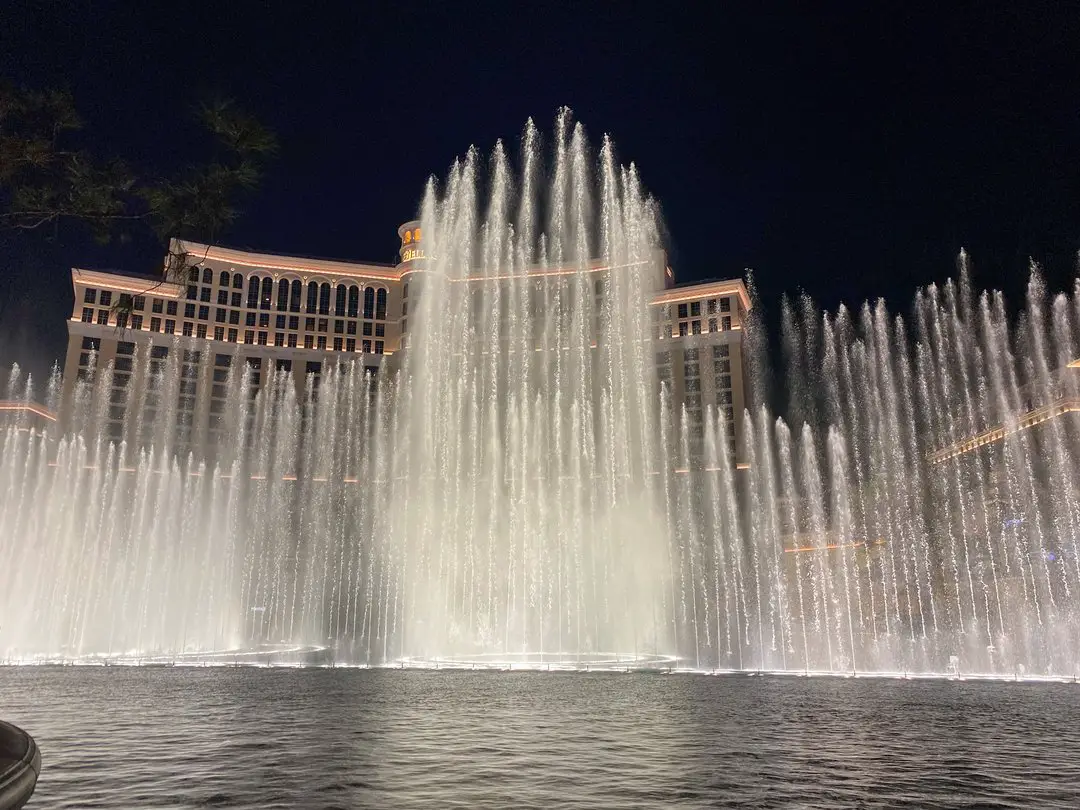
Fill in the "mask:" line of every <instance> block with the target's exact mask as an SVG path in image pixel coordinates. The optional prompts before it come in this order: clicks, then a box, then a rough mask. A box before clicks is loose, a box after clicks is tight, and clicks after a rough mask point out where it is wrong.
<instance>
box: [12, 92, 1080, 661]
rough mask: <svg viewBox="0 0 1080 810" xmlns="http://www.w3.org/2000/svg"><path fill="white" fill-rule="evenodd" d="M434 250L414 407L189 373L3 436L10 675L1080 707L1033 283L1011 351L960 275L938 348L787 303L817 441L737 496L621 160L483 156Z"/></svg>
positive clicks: (104, 375)
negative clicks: (19, 669) (957, 699)
mask: <svg viewBox="0 0 1080 810" xmlns="http://www.w3.org/2000/svg"><path fill="white" fill-rule="evenodd" d="M515 151H516V150H515ZM420 227H421V228H422V230H423V233H424V243H423V244H424V250H425V253H426V255H425V256H424V257H423V258H422V259H419V260H417V261H416V262H415V263H414V264H413V265H412V267H413V268H414V269H415V272H411V273H410V274H409V275H407V276H406V280H407V281H408V283H409V285H410V293H409V296H408V300H409V306H410V311H409V315H408V323H409V328H408V331H407V332H406V340H407V343H406V348H405V351H404V352H403V353H402V356H400V357H396V358H394V362H393V363H392V364H391V366H390V367H391V368H395V369H396V371H394V372H392V373H391V372H388V371H387V369H386V368H384V369H382V370H381V371H380V373H379V374H378V375H374V376H373V375H372V374H371V372H370V371H369V370H368V369H365V367H364V364H363V362H362V361H361V360H359V359H357V360H355V361H354V360H352V359H346V360H343V359H342V357H343V356H342V355H336V354H327V355H326V356H325V359H324V360H323V365H322V368H321V373H320V374H318V375H314V374H312V375H309V376H308V377H307V381H306V385H305V386H304V387H303V388H302V389H298V388H297V386H296V385H294V383H293V376H292V375H291V373H289V372H286V371H283V370H282V371H276V370H275V369H274V368H271V366H270V361H269V360H264V361H263V365H261V366H259V367H258V368H255V367H252V365H251V364H249V363H247V362H245V359H244V354H243V347H242V346H231V345H229V344H209V343H208V342H205V341H199V342H196V341H190V339H184V338H180V337H178V338H176V339H175V345H174V346H173V348H172V349H171V350H170V351H169V353H168V357H167V358H161V357H155V356H151V354H150V353H149V352H147V351H143V349H144V348H145V347H142V346H139V347H138V348H137V349H136V355H135V356H134V358H133V364H134V365H135V367H136V368H137V369H138V371H137V373H135V374H134V375H133V376H132V378H133V379H140V380H141V379H146V380H147V381H148V382H147V383H146V384H145V385H133V386H131V387H125V388H122V389H117V388H114V387H113V386H112V385H111V384H110V380H111V378H112V375H113V374H114V373H115V370H114V368H113V367H112V366H111V365H109V366H106V367H102V368H97V369H96V370H95V372H94V373H95V374H97V375H99V377H100V378H101V379H100V382H99V384H98V385H96V386H91V385H88V384H85V383H79V384H77V385H76V387H75V394H74V404H73V407H72V408H71V414H72V420H71V424H70V426H69V427H70V429H69V431H68V433H67V434H66V435H65V436H63V437H61V438H59V439H58V440H56V439H54V438H46V437H42V436H39V435H36V434H34V433H32V432H29V431H26V430H21V431H20V430H18V429H17V426H16V427H13V428H11V429H9V430H8V431H7V432H6V433H5V434H3V438H2V441H3V445H2V450H0V525H3V526H4V527H5V529H4V532H3V533H0V659H7V660H71V659H82V660H86V659H100V658H110V659H113V660H120V659H125V660H142V661H158V660H168V661H174V660H183V659H184V658H185V657H190V658H191V659H193V660H199V661H208V660H211V661H212V660H217V661H221V662H228V661H234V660H247V659H245V656H248V655H251V654H252V651H260V655H262V656H263V658H261V659H260V658H258V656H256V659H257V660H270V656H271V653H270V652H268V651H269V650H272V651H273V653H272V654H273V655H274V656H277V660H286V659H288V658H289V656H293V658H294V659H296V658H306V660H312V661H316V660H317V661H330V660H332V661H335V662H337V663H358V664H371V665H379V664H392V663H396V662H401V661H405V662H406V663H410V664H415V665H429V664H434V663H438V664H439V665H441V666H442V665H449V664H463V665H477V664H485V663H492V662H501V663H503V664H505V663H510V662H513V663H516V664H529V665H538V666H552V665H554V666H563V665H565V666H590V667H599V666H612V665H617V666H644V665H658V664H664V665H673V666H681V667H689V668H697V669H713V668H719V669H768V670H795V671H839V672H851V671H860V672H939V673H940V672H946V671H953V672H961V673H971V672H981V673H997V674H1002V675H1010V676H1012V675H1019V674H1031V675H1058V676H1061V675H1065V676H1072V675H1074V674H1075V673H1076V672H1077V664H1078V662H1080V655H1078V650H1077V638H1078V635H1077V633H1078V631H1080V626H1078V616H1077V599H1078V595H1077V591H1078V589H1080V555H1078V554H1077V542H1078V541H1077V536H1078V531H1080V497H1078V493H1077V488H1076V481H1077V466H1076V465H1077V461H1078V459H1077V454H1078V452H1080V444H1078V440H1080V436H1078V429H1077V424H1076V422H1075V421H1074V419H1075V417H1074V416H1072V415H1070V413H1069V412H1070V409H1073V408H1080V394H1078V392H1077V391H1076V388H1077V385H1076V381H1075V378H1074V377H1073V376H1072V375H1073V374H1074V372H1075V371H1077V370H1073V369H1068V368H1067V366H1068V364H1069V363H1070V362H1071V361H1073V360H1074V359H1076V354H1075V352H1076V345H1077V341H1078V339H1080V294H1078V293H1077V292H1076V291H1073V292H1072V293H1071V294H1069V295H1066V294H1059V295H1052V294H1051V293H1049V292H1048V291H1047V290H1046V289H1045V287H1044V285H1043V282H1042V280H1041V278H1040V276H1039V274H1038V272H1037V271H1033V273H1032V277H1031V282H1030V285H1029V291H1028V296H1027V300H1026V301H1025V302H1024V305H1023V308H1022V312H1021V313H1020V314H1019V315H1018V316H1010V315H1009V310H1008V309H1007V307H1006V304H1005V302H1004V301H1003V300H1002V298H1001V296H1000V295H998V294H995V293H977V292H976V291H975V290H974V289H973V288H972V285H971V282H970V278H969V274H968V273H967V271H966V265H964V266H962V269H961V273H960V276H959V279H958V280H957V281H955V282H952V281H950V282H947V283H945V284H944V285H942V286H940V287H938V286H931V287H929V288H926V289H924V290H921V291H919V292H918V293H917V294H916V297H915V301H914V306H913V308H912V312H911V315H910V317H907V318H901V317H899V316H895V315H893V314H891V313H889V312H888V311H887V310H886V309H885V307H884V305H883V304H881V303H879V304H876V305H869V304H868V305H864V306H863V307H862V308H861V309H859V310H858V311H857V312H856V311H848V310H846V309H841V310H839V311H838V312H836V313H822V312H820V311H819V310H818V309H817V307H816V306H815V305H814V304H813V303H812V302H810V301H808V300H804V301H799V302H797V303H794V304H792V303H791V302H785V304H784V311H783V317H782V325H783V328H782V351H783V355H784V358H785V362H784V367H783V372H782V373H781V374H780V375H778V376H779V378H780V381H781V386H782V388H783V390H784V391H785V392H786V393H787V400H788V402H787V404H786V406H785V408H784V410H785V413H784V415H783V416H780V415H777V414H774V413H771V412H770V411H769V410H768V408H767V407H766V406H765V405H764V404H762V402H761V400H762V397H761V396H758V397H756V398H755V397H753V396H751V397H750V400H749V401H751V403H752V404H751V406H750V408H749V409H748V411H747V413H746V414H745V420H744V425H745V431H744V432H745V436H744V444H743V447H742V448H740V455H739V457H740V458H745V460H746V462H747V463H746V464H745V465H740V466H741V467H742V468H740V469H736V468H735V465H734V464H733V463H732V462H731V459H732V458H733V451H734V448H732V447H731V446H730V443H729V439H728V435H729V434H728V426H727V425H726V424H725V420H724V417H723V415H722V414H721V413H718V412H716V411H715V410H713V409H709V408H707V409H706V413H705V416H704V420H703V422H701V423H697V422H696V421H695V420H694V419H692V418H691V417H690V415H689V414H688V413H687V412H686V411H684V410H683V408H682V406H681V405H673V403H672V397H671V393H670V391H668V390H667V389H666V388H664V387H661V386H660V384H659V382H658V377H657V373H656V369H655V353H656V352H657V351H660V350H670V351H671V352H672V354H673V355H675V357H676V361H677V362H684V363H686V364H691V363H693V364H694V370H695V371H700V369H701V368H702V367H704V366H705V365H706V364H707V362H708V361H710V359H711V350H710V349H709V347H708V345H705V344H702V345H701V346H700V347H698V345H697V344H696V343H695V341H694V338H693V337H689V338H685V339H683V340H682V341H681V342H680V341H678V340H675V341H667V340H665V341H662V342H658V341H657V340H656V339H655V337H656V335H657V332H658V326H659V323H658V321H656V320H655V319H654V313H655V310H656V308H655V307H652V308H650V307H649V306H648V300H649V298H650V296H651V294H652V293H653V292H654V291H655V290H656V289H657V287H658V286H660V285H661V284H662V277H663V254H662V251H661V250H660V248H661V244H660V237H659V233H660V229H659V227H658V220H657V214H656V208H655V206H654V204H653V203H652V201H651V200H650V199H649V198H648V196H647V195H646V194H645V193H644V191H643V190H642V188H641V184H640V181H639V179H638V176H637V173H636V170H635V169H634V168H633V167H632V166H631V167H622V166H620V165H619V164H618V163H617V161H616V160H615V157H614V154H613V150H612V146H611V144H610V142H609V141H608V140H607V139H605V140H604V141H603V143H602V144H601V147H600V149H599V150H598V151H597V152H593V151H592V150H590V148H589V146H588V144H587V142H586V139H585V135H584V132H583V130H582V128H581V127H580V126H579V125H576V124H574V123H573V122H572V120H571V119H570V117H569V114H568V113H565V114H562V115H560V117H559V118H558V120H557V121H556V125H555V130H554V133H553V135H552V136H551V139H550V143H548V144H547V145H546V146H542V145H541V139H540V137H539V135H538V133H537V132H536V130H535V129H534V128H533V127H532V125H531V123H530V124H529V125H528V126H527V127H526V130H525V133H524V136H523V139H522V144H521V150H520V155H517V154H515V155H514V156H513V159H511V156H510V155H509V154H508V150H507V149H506V148H505V147H504V146H503V145H501V144H499V145H497V146H496V148H495V150H494V152H493V154H492V155H491V157H490V159H488V160H482V159H481V158H480V156H479V154H478V153H477V152H476V150H471V151H470V152H469V153H468V154H467V155H466V156H465V157H464V158H463V159H461V160H460V161H459V162H457V163H455V165H454V166H453V167H452V169H451V171H450V173H449V177H448V178H447V179H446V181H445V182H444V183H442V184H439V185H436V184H435V183H432V184H430V185H429V187H428V189H427V191H426V194H425V197H424V202H423V205H422V210H421V213H420ZM650 309H652V310H654V312H650ZM762 336H763V330H762V328H761V326H760V324H759V323H755V321H754V319H753V318H751V320H750V322H749V323H748V324H747V330H746V340H745V342H744V345H746V346H748V347H750V352H749V356H750V360H749V362H750V364H751V367H749V368H747V369H746V377H747V379H748V381H752V380H756V379H759V378H760V377H761V376H762V373H761V372H762V370H763V368H762V366H763V363H764V360H763V358H764V357H765V354H766V352H765V351H764V350H763V348H762ZM189 343H190V345H188V344H189ZM211 345H212V346H213V348H208V346H211ZM219 347H220V349H219ZM683 347H685V348H689V349H697V352H696V354H695V353H694V352H691V353H690V354H688V355H686V356H684V357H682V358H681V359H680V358H679V355H680V349H681V348H683ZM196 351H201V354H200V355H199V356H198V357H197V358H196V357H195V355H194V354H193V352H196ZM218 354H228V355H229V356H230V359H229V360H228V362H227V363H226V364H224V365H223V364H221V363H217V364H216V365H215V363H216V355H218ZM218 372H221V375H222V377H223V381H222V385H224V386H226V388H227V391H228V394H227V398H226V400H225V403H224V406H223V408H222V409H221V413H220V414H219V416H220V418H221V420H222V423H223V429H222V433H221V437H222V438H221V439H220V440H219V441H218V442H217V448H216V453H215V455H214V456H213V457H211V458H201V457H196V456H193V455H188V454H187V453H186V452H185V448H186V447H187V446H188V445H187V444H186V443H184V442H182V441H180V440H179V439H178V438H177V437H178V436H185V437H186V439H190V441H191V442H192V443H193V444H194V446H199V445H200V444H201V442H202V441H203V440H204V439H205V438H206V436H205V433H204V432H203V433H200V431H205V430H206V428H205V427H202V428H200V427H197V426H196V427H194V428H192V427H190V426H189V425H187V424H185V419H186V416H185V414H184V413H183V412H182V411H181V410H180V409H178V405H177V403H178V399H179V398H180V391H181V386H182V384H183V383H184V381H186V380H190V379H203V380H206V379H209V378H210V376H211V375H213V374H217V373H218ZM9 389H10V390H11V391H12V392H13V393H10V394H9V397H12V398H23V397H28V396H29V393H28V389H27V387H26V382H25V381H24V380H23V379H22V378H21V376H20V375H19V374H18V373H17V372H13V374H12V377H11V380H10V383H9ZM56 390H58V381H56V380H55V379H54V380H53V381H51V382H50V391H51V393H50V394H49V395H48V396H49V398H50V399H53V400H55V397H56ZM117 390H120V391H121V393H120V394H119V395H117V394H115V393H113V392H115V391H117ZM117 396H120V397H121V398H122V401H120V402H118V401H117V398H116V397H117ZM118 404H123V405H125V406H126V407H125V408H124V414H125V416H124V419H125V429H126V430H125V435H128V436H132V437H135V440H134V441H132V442H130V443H121V444H113V443H111V442H110V441H109V440H108V439H107V431H106V424H107V422H108V419H109V416H110V414H111V413H112V412H113V410H112V409H114V408H115V407H116V406H117V405H118ZM148 409H149V412H152V413H153V416H152V417H151V416H147V415H146V414H147V413H148ZM324 648H325V649H324ZM317 650H322V652H316V651H317ZM242 651H243V652H242ZM290 651H291V652H290ZM676 659H677V660H676Z"/></svg>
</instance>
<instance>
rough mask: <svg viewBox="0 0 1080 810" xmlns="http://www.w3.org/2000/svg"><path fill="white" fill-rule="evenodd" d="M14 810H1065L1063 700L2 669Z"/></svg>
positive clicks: (997, 686) (570, 680) (845, 688)
mask: <svg viewBox="0 0 1080 810" xmlns="http://www.w3.org/2000/svg"><path fill="white" fill-rule="evenodd" d="M0 717H4V718H5V719H7V720H10V721H13V722H15V723H17V724H18V725H21V726H23V727H24V728H26V729H27V730H28V731H30V732H31V733H32V734H33V735H34V736H35V737H36V738H37V740H38V743H39V745H40V746H41V750H42V762H43V773H42V776H41V780H40V781H39V783H38V790H37V793H36V794H35V797H34V800H33V801H32V802H31V805H30V807H31V808H33V807H40V808H66V807H80V808H82V807H108V808H142V807H157V808H165V807H168V808H193V807H247V808H273V807H302V808H365V807H370V808H397V807H401V808H413V807H416V808H419V807H423V808H446V807H463V808H504V807H506V808H509V807H545V808H546V807H560V808H584V807H599V808H620V809H621V808H635V807H702V808H704V807H754V808H758V807H815V808H816V807H820V808H836V807H858V808H870V807H912V808H938V807H1024V808H1031V807H1038V808H1048V807H1068V808H1075V807H1078V806H1080V757H1078V756H1077V752H1078V750H1080V748H1078V746H1080V686H1074V685H1070V684H1024V683H979V682H948V681H891V680H870V679H866V680H863V679H834V678H785V677H742V676H726V677H708V676H693V675H685V676H684V675H670V676H665V675H648V674H617V673H608V674H599V673H597V674H571V673H567V674H552V673H524V672H523V673H513V672H510V673H503V672H422V671H368V670H341V669H338V670H323V669H308V670H283V669H275V670H269V669H184V668H173V669H128V668H117V667H113V668H20V667H10V668H0Z"/></svg>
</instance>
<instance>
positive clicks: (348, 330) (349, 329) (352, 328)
mask: <svg viewBox="0 0 1080 810" xmlns="http://www.w3.org/2000/svg"><path fill="white" fill-rule="evenodd" d="M345 334H347V335H355V334H356V321H349V322H348V323H347V324H345Z"/></svg>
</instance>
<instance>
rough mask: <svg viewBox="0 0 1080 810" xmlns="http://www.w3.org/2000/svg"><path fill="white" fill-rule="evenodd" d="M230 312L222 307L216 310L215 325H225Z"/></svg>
mask: <svg viewBox="0 0 1080 810" xmlns="http://www.w3.org/2000/svg"><path fill="white" fill-rule="evenodd" d="M226 317H228V312H227V311H226V310H224V309H222V308H221V307H218V308H217V309H215V310H214V323H225V319H226Z"/></svg>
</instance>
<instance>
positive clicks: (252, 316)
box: [244, 312, 256, 326]
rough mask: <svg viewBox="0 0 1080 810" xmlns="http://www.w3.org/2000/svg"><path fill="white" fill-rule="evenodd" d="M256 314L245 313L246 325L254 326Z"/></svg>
mask: <svg viewBox="0 0 1080 810" xmlns="http://www.w3.org/2000/svg"><path fill="white" fill-rule="evenodd" d="M255 318H256V315H255V313H254V312H248V313H245V315H244V326H254V325H255Z"/></svg>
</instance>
